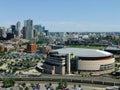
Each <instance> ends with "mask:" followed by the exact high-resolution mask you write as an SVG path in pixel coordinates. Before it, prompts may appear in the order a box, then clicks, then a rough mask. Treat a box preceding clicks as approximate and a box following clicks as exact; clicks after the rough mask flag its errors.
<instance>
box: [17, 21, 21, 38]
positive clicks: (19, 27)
mask: <svg viewBox="0 0 120 90" xmlns="http://www.w3.org/2000/svg"><path fill="white" fill-rule="evenodd" d="M16 31H17V37H19V38H20V36H21V23H20V22H19V21H18V22H17V24H16Z"/></svg>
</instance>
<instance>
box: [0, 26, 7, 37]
mask: <svg viewBox="0 0 120 90" xmlns="http://www.w3.org/2000/svg"><path fill="white" fill-rule="evenodd" d="M0 37H2V38H5V37H6V30H5V27H0Z"/></svg>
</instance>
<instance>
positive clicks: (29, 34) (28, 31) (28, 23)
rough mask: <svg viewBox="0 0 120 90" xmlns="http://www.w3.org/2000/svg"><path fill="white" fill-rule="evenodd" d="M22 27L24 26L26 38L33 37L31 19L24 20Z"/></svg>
mask: <svg viewBox="0 0 120 90" xmlns="http://www.w3.org/2000/svg"><path fill="white" fill-rule="evenodd" d="M24 27H25V28H26V39H28V40H31V39H33V38H34V37H33V20H30V19H29V20H25V21H24Z"/></svg>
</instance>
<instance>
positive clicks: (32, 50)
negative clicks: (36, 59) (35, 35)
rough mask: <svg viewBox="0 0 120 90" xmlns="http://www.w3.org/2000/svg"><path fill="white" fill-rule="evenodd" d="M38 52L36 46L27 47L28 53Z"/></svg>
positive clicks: (29, 45)
mask: <svg viewBox="0 0 120 90" xmlns="http://www.w3.org/2000/svg"><path fill="white" fill-rule="evenodd" d="M36 50H37V45H36V44H28V46H27V51H28V52H35V51H36Z"/></svg>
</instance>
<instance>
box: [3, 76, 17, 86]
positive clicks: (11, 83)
mask: <svg viewBox="0 0 120 90" xmlns="http://www.w3.org/2000/svg"><path fill="white" fill-rule="evenodd" d="M2 83H3V87H5V88H7V87H12V86H14V85H15V79H13V78H5V79H4V80H3V82H2Z"/></svg>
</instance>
